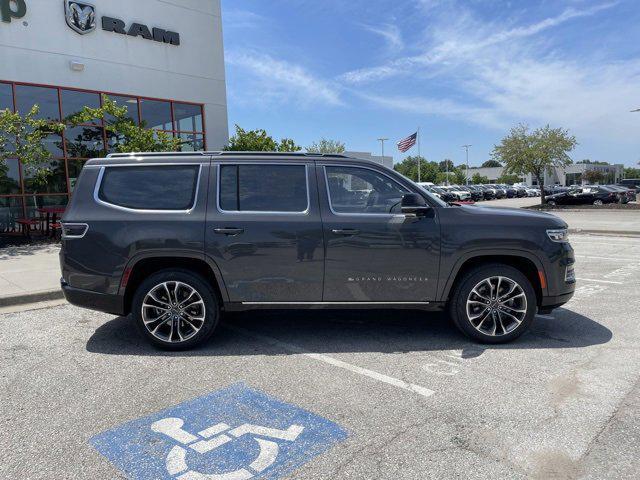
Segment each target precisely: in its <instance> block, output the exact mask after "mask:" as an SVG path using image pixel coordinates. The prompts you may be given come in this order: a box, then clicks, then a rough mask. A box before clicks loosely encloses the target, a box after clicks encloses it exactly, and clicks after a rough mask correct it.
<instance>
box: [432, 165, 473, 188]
mask: <svg viewBox="0 0 640 480" xmlns="http://www.w3.org/2000/svg"><path fill="white" fill-rule="evenodd" d="M465 172H466V170H462V169H460V168H454V169H453V170H452V171H450V172H449V174H448V175H447V172H440V173H438V175H437V177H436V182H435V183H437V184H440V185H442V184H445V183H446V184H449V185H465V184H466V183H467V177H466V175H465Z"/></svg>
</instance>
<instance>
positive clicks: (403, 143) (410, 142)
mask: <svg viewBox="0 0 640 480" xmlns="http://www.w3.org/2000/svg"><path fill="white" fill-rule="evenodd" d="M417 141H418V132H416V133H414V134H413V135H409V136H408V137H407V138H405V139H404V140H400V141H399V142H398V150H400V151H401V152H402V153H404V152H406V151H407V150H409V149H411V148H412V147H413V146H414V145H415V144H416V142H417Z"/></svg>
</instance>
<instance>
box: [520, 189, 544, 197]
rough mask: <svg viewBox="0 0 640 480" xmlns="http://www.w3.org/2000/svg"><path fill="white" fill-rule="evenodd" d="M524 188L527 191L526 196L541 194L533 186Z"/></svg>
mask: <svg viewBox="0 0 640 480" xmlns="http://www.w3.org/2000/svg"><path fill="white" fill-rule="evenodd" d="M524 190H525V192H526V193H527V197H539V196H541V193H540V189H539V188H535V187H531V188H528V187H527V188H525V189H524Z"/></svg>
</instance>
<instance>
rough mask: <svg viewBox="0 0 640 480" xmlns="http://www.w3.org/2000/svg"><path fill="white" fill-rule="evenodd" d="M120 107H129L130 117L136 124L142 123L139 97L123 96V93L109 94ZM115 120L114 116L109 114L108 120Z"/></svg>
mask: <svg viewBox="0 0 640 480" xmlns="http://www.w3.org/2000/svg"><path fill="white" fill-rule="evenodd" d="M108 97H109V99H110V100H113V101H114V102H116V103H117V104H118V106H119V107H127V112H128V114H129V118H130V119H131V120H133V121H134V122H135V123H136V124H138V123H140V121H139V119H138V99H137V98H135V97H123V96H121V95H108ZM110 120H113V117H111V116H107V121H110Z"/></svg>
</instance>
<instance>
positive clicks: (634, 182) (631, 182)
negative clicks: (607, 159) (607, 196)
mask: <svg viewBox="0 0 640 480" xmlns="http://www.w3.org/2000/svg"><path fill="white" fill-rule="evenodd" d="M618 185H620V186H621V187H627V188H631V189H633V190H635V191H636V194H639V193H640V178H625V179H624V180H620V181H619V182H618Z"/></svg>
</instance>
